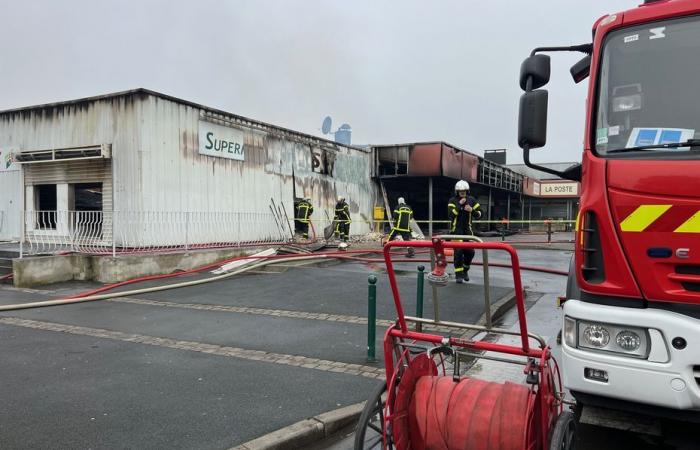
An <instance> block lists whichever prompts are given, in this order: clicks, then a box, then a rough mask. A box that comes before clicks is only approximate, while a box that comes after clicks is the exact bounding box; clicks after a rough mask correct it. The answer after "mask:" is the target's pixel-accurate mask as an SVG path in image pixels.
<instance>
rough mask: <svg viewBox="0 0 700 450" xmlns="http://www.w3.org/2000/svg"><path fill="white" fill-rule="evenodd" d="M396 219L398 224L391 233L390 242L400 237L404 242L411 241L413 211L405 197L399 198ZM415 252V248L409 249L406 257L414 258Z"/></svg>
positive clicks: (395, 212)
mask: <svg viewBox="0 0 700 450" xmlns="http://www.w3.org/2000/svg"><path fill="white" fill-rule="evenodd" d="M394 217H396V223H395V224H394V226H393V227H392V228H391V233H389V240H390V241H393V240H394V239H396V238H397V237H398V236H401V239H403V240H404V241H407V242H408V241H410V240H411V220H413V209H411V207H410V206H408V205H407V204H406V200H404V198H403V197H399V200H398V205H396V209H394ZM414 254H415V252H414V251H413V247H409V248H408V250H407V254H406V256H408V257H409V258H412V257H413V256H414Z"/></svg>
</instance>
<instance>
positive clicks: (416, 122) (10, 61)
mask: <svg viewBox="0 0 700 450" xmlns="http://www.w3.org/2000/svg"><path fill="white" fill-rule="evenodd" d="M637 3H639V2H638V1H634V0H597V1H583V0H537V1H521V0H509V1H506V0H489V1H480V2H477V1H466V0H463V1H446V0H441V1H376V0H374V1H372V0H366V1H365V0H353V1H350V0H346V1H320V0H314V1H311V0H295V1H290V0H287V1H282V0H278V1H266V0H258V1H252V0H249V1H233V0H230V1H194V0H191V1H186V2H185V1H173V0H170V1H139V2H137V1H132V2H126V1H119V2H117V1H94V0H91V1H60V2H58V1H26V2H20V1H17V0H12V1H8V0H0V7H1V8H2V11H3V14H2V15H3V20H2V27H0V42H2V43H3V44H2V52H1V53H0V109H7V108H12V107H19V106H27V105H33V104H38V103H46V102H51V101H59V100H68V99H72V98H78V97H85V96H91V95H97V94H104V93H108V92H112V91H118V90H124V89H131V88H135V87H146V88H149V89H153V90H156V91H160V92H164V93H167V94H171V95H174V96H176V97H181V98H185V99H187V100H192V101H195V102H199V103H203V104H205V105H208V106H213V107H218V108H221V109H224V110H227V111H230V112H233V113H237V114H241V115H244V116H249V117H251V118H254V119H259V120H263V121H265V122H270V123H274V124H278V125H282V126H286V127H289V128H293V129H296V130H300V131H304V132H308V133H312V134H318V135H320V131H319V129H320V126H321V121H322V119H323V117H324V116H325V115H326V114H330V115H332V116H333V119H334V121H335V123H334V128H337V126H339V125H341V124H342V123H343V122H347V123H349V124H351V125H352V127H353V142H354V143H395V142H411V141H421V140H445V141H448V142H451V143H453V144H455V145H458V146H460V147H463V148H466V149H468V150H471V151H474V152H476V153H481V151H482V150H483V149H488V148H504V147H505V148H508V149H509V150H510V152H509V162H519V161H520V160H521V157H520V151H519V148H518V147H517V142H516V133H517V104H518V98H519V96H520V93H521V92H520V89H519V87H518V85H517V78H518V70H519V67H520V63H521V61H522V59H523V58H524V57H525V56H527V54H528V53H529V51H530V50H531V49H532V48H533V47H536V46H540V45H570V44H579V43H584V42H589V41H590V37H591V26H592V24H593V22H594V21H595V19H597V18H598V17H599V16H601V15H603V14H607V13H612V12H617V11H619V10H623V9H627V8H631V7H634V6H636V4H637ZM577 59H578V55H572V56H569V55H560V56H555V57H554V58H553V65H552V82H551V83H550V85H549V87H548V88H549V90H550V108H549V110H550V118H549V124H548V126H549V136H548V139H549V140H548V145H547V147H546V149H545V150H538V151H537V154H536V157H535V158H534V159H535V160H539V161H570V160H578V159H580V153H581V141H582V135H583V133H582V130H583V119H584V100H585V95H586V92H585V90H586V89H585V86H584V85H578V86H577V85H574V84H573V82H572V81H571V78H570V76H569V74H568V68H569V66H570V65H571V64H573V63H574V62H575V61H576V60H577Z"/></svg>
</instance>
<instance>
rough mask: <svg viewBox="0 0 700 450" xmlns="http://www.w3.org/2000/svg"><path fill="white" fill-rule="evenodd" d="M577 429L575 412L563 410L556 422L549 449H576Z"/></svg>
mask: <svg viewBox="0 0 700 450" xmlns="http://www.w3.org/2000/svg"><path fill="white" fill-rule="evenodd" d="M576 430H577V425H576V417H575V416H574V413H572V412H571V411H562V413H561V414H559V417H557V421H556V423H555V424H554V429H553V430H552V439H551V440H550V441H549V450H574V449H575V448H576Z"/></svg>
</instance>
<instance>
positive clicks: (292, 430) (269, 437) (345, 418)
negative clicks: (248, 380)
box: [230, 289, 515, 450]
mask: <svg viewBox="0 0 700 450" xmlns="http://www.w3.org/2000/svg"><path fill="white" fill-rule="evenodd" d="M514 305H515V289H513V290H511V291H509V292H508V293H506V294H505V295H504V296H503V297H501V298H499V299H498V300H496V301H495V302H493V303H492V304H491V311H490V313H491V320H497V319H498V318H500V317H501V316H502V315H503V314H505V313H506V311H508V310H509V309H510V308H512V307H513V306H514ZM476 324H477V325H482V326H485V325H486V314H482V315H481V317H480V318H479V320H478V321H477V322H476ZM478 333H480V332H479V331H476V330H471V331H467V333H465V334H464V335H463V337H465V338H467V339H471V337H473V336H474V335H476V334H478ZM364 405H365V402H361V403H355V404H354V405H350V406H345V407H343V408H339V409H335V410H333V411H329V412H326V413H323V414H319V415H318V416H314V417H312V418H310V419H305V420H302V421H299V422H296V423H293V424H292V425H289V426H287V427H284V428H281V429H279V430H276V431H273V432H271V433H268V434H266V435H264V436H261V437H259V438H256V439H253V440H252V441H248V442H246V443H245V444H241V445H239V446H237V447H233V448H231V449H230V450H291V449H298V448H305V447H308V446H310V445H312V444H314V443H317V442H318V441H321V440H323V439H326V438H329V437H331V436H333V435H334V434H335V433H336V432H338V431H339V430H342V429H343V428H345V427H348V426H349V425H352V424H354V423H355V422H357V420H358V419H359V417H360V414H361V413H362V409H363V408H364Z"/></svg>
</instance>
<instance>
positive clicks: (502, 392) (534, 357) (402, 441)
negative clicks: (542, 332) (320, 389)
mask: <svg viewBox="0 0 700 450" xmlns="http://www.w3.org/2000/svg"><path fill="white" fill-rule="evenodd" d="M393 247H420V248H426V247H427V248H431V249H432V251H433V252H434V255H435V261H436V263H435V266H434V267H435V268H434V269H433V271H432V272H431V273H430V274H429V275H428V281H429V282H431V283H433V284H438V285H440V284H446V283H447V281H448V275H447V274H446V272H445V269H446V268H447V259H446V255H445V250H446V249H468V248H471V249H475V250H479V249H482V250H483V249H486V250H499V251H503V252H507V253H508V255H509V256H510V259H511V264H512V270H513V281H514V286H515V294H516V307H517V312H518V319H519V325H520V330H519V333H513V332H512V331H509V330H502V329H498V328H488V329H485V328H484V327H480V326H478V325H469V324H460V323H455V322H445V321H440V322H436V321H434V320H430V319H421V318H416V317H407V316H406V315H405V314H404V308H403V306H402V303H401V298H400V296H399V290H398V286H397V281H396V274H395V272H394V267H393V264H392V261H391V255H390V250H391V249H392V248H393ZM384 259H385V261H386V267H387V273H388V276H389V282H390V284H391V289H392V294H393V297H394V304H395V306H396V312H397V315H398V318H397V320H396V323H395V324H394V325H392V326H391V327H390V328H389V329H388V330H387V332H386V334H385V337H384V364H385V369H386V380H385V381H384V382H382V383H381V384H380V385H379V386H377V388H376V389H375V392H373V393H372V395H371V397H370V399H369V400H368V401H367V403H366V405H365V408H364V410H363V412H362V414H361V416H360V419H359V422H358V427H357V432H356V435H355V448H356V449H371V448H377V449H397V450H423V449H425V450H434V449H443V450H525V449H532V450H550V449H561V450H569V449H572V448H574V445H575V434H576V425H575V421H574V416H573V414H572V412H571V411H569V410H568V408H565V403H564V400H563V396H562V386H561V377H560V375H559V370H558V367H557V364H556V361H555V360H554V358H553V357H552V354H551V352H550V348H549V347H548V346H547V345H546V342H545V341H544V339H543V338H541V337H539V336H537V335H535V334H533V333H528V331H527V323H526V321H525V302H524V299H523V290H522V282H521V279H520V263H519V260H518V255H517V253H516V251H515V249H514V248H513V247H511V246H510V245H507V244H503V243H498V242H484V243H481V242H450V241H444V240H442V239H439V238H435V239H433V240H432V241H411V242H396V241H393V242H389V243H388V244H387V245H385V246H384ZM409 323H412V324H415V326H414V329H410V328H409ZM445 327H448V328H449V329H450V330H453V329H454V330H455V331H461V332H464V331H465V330H469V329H472V330H481V331H486V330H488V332H489V333H493V334H499V333H504V334H517V335H519V336H520V345H505V344H501V343H493V342H484V341H475V340H471V339H467V338H465V337H462V336H461V334H462V333H460V332H457V333H456V334H454V333H453V332H452V331H450V332H449V333H445V330H446V328H445ZM434 329H435V330H438V331H437V332H435V333H433V332H428V331H430V330H434ZM423 330H425V331H423ZM437 333H440V334H437ZM531 344H533V345H531ZM484 352H488V353H484ZM501 355H503V356H501ZM467 358H487V359H491V360H496V361H500V362H502V363H504V364H505V363H512V364H520V365H522V367H523V376H524V378H525V380H526V382H525V383H524V384H516V383H510V382H505V383H498V382H492V381H483V380H478V379H474V378H469V377H466V376H464V375H463V374H462V373H461V372H462V371H461V370H460V365H461V363H462V362H463V361H464V360H465V359H467Z"/></svg>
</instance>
